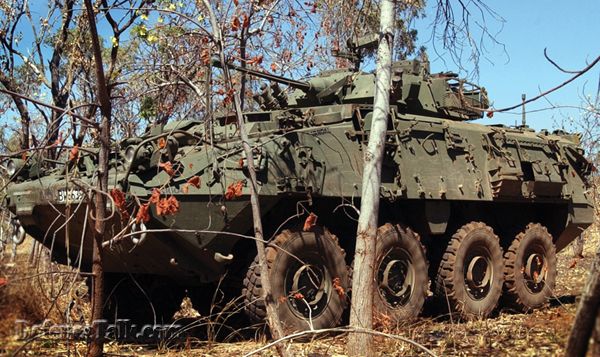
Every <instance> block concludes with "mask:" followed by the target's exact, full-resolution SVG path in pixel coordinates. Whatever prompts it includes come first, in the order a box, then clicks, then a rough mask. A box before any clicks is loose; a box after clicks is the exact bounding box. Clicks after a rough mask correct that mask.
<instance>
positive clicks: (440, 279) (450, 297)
mask: <svg viewBox="0 0 600 357" xmlns="http://www.w3.org/2000/svg"><path fill="white" fill-rule="evenodd" d="M502 281H503V259H502V248H500V244H499V239H498V236H496V235H495V234H494V231H493V230H492V228H490V227H488V226H487V225H485V224H484V223H481V222H471V223H469V224H466V225H464V226H463V227H461V228H460V229H459V230H458V231H457V232H456V233H455V234H454V235H453V236H452V238H451V239H450V242H449V243H448V247H447V248H446V252H445V253H444V256H443V258H442V262H441V264H440V267H439V270H438V275H437V279H436V293H437V295H438V298H439V299H442V300H443V301H444V302H446V299H447V304H448V305H449V308H450V311H451V312H455V313H458V314H459V315H460V316H461V317H462V318H464V319H473V318H478V317H486V316H488V315H489V314H490V313H491V312H492V311H493V310H494V308H495V307H496V304H497V303H498V299H499V298H500V295H501V293H502Z"/></svg>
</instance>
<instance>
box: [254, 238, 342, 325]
mask: <svg viewBox="0 0 600 357" xmlns="http://www.w3.org/2000/svg"><path fill="white" fill-rule="evenodd" d="M266 259H267V265H268V268H269V278H270V282H271V291H272V296H273V299H274V300H275V302H276V304H277V315H278V317H279V320H280V321H281V323H282V327H283V330H284V332H285V333H286V334H289V333H292V332H298V331H304V330H309V329H311V328H312V329H323V328H329V327H335V326H337V325H338V324H339V323H340V320H341V318H342V314H343V312H344V309H345V308H346V304H347V298H346V291H347V289H348V286H349V284H348V270H347V267H346V262H345V260H344V251H343V250H342V248H341V247H340V246H339V244H338V242H337V237H336V236H335V235H333V234H331V233H330V232H329V231H327V230H326V229H321V228H318V227H315V228H314V229H313V230H312V231H310V232H292V231H289V230H285V231H283V232H282V233H281V234H279V235H278V236H277V237H276V238H275V240H274V241H273V242H272V243H271V244H270V245H269V247H267V249H266ZM243 296H244V303H245V309H246V314H247V315H248V317H249V318H250V319H251V320H253V321H255V322H260V321H262V320H264V319H265V317H266V307H265V302H264V299H263V297H262V284H261V276H260V266H259V262H258V257H256V258H255V259H254V262H253V263H252V265H251V266H250V268H249V269H248V272H247V274H246V278H245V279H244V289H243Z"/></svg>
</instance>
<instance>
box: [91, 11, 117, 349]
mask: <svg viewBox="0 0 600 357" xmlns="http://www.w3.org/2000/svg"><path fill="white" fill-rule="evenodd" d="M85 7H86V11H87V16H88V21H89V23H90V34H91V39H92V49H93V53H94V64H95V68H96V85H97V86H96V87H97V96H98V101H99V102H100V113H101V115H102V121H101V123H100V138H99V139H100V152H99V154H98V187H97V188H98V192H97V193H96V195H95V206H96V207H95V218H96V222H95V225H94V242H93V257H92V273H93V279H94V284H93V295H92V326H91V327H92V329H91V338H92V340H91V342H90V346H89V350H88V356H102V354H103V350H104V331H103V327H104V326H102V325H100V324H98V322H99V321H100V320H102V317H103V316H102V307H103V306H104V267H103V252H102V241H103V240H104V236H105V224H104V219H105V217H106V197H105V195H103V194H101V193H100V192H108V159H109V153H110V120H111V110H112V108H111V103H110V93H109V89H108V86H107V84H106V79H105V77H104V69H103V65H102V49H101V48H100V41H99V39H98V31H97V29H96V17H95V15H94V10H93V8H92V3H91V0H85Z"/></svg>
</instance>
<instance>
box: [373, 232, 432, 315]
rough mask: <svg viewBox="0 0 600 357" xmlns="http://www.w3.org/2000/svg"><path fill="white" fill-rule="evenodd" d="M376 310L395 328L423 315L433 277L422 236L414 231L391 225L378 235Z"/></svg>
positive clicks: (374, 302)
mask: <svg viewBox="0 0 600 357" xmlns="http://www.w3.org/2000/svg"><path fill="white" fill-rule="evenodd" d="M376 250H377V253H376V265H375V293H374V294H373V310H374V311H375V313H376V314H378V315H385V317H387V318H389V319H390V320H391V321H392V323H393V324H394V325H398V324H401V323H403V322H406V321H407V320H411V319H414V318H415V317H417V316H418V315H419V313H420V312H421V309H422V308H423V304H424V303H425V297H426V296H427V287H428V284H429V277H428V274H427V259H426V258H425V252H424V249H423V247H422V245H421V243H420V241H419V236H418V235H417V234H416V233H414V232H413V231H412V230H411V229H410V228H408V227H403V226H401V225H397V226H394V225H392V224H390V223H387V224H385V225H383V226H381V227H380V228H379V229H378V232H377V248H376Z"/></svg>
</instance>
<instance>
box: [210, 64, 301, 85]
mask: <svg viewBox="0 0 600 357" xmlns="http://www.w3.org/2000/svg"><path fill="white" fill-rule="evenodd" d="M212 65H213V66H214V67H218V68H222V66H221V61H219V60H218V59H213V61H212ZM227 67H229V68H230V69H233V70H236V71H239V72H242V73H246V74H250V75H252V76H256V77H259V78H263V79H266V80H268V81H273V82H277V83H282V84H285V85H288V86H290V87H292V88H296V89H300V90H302V91H305V92H308V91H310V90H312V89H313V88H312V86H311V85H310V83H308V82H302V81H296V80H294V79H289V78H285V77H281V76H277V75H275V74H272V73H268V72H259V71H256V70H253V69H249V68H244V67H240V66H237V65H235V64H233V63H227Z"/></svg>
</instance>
